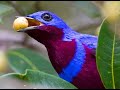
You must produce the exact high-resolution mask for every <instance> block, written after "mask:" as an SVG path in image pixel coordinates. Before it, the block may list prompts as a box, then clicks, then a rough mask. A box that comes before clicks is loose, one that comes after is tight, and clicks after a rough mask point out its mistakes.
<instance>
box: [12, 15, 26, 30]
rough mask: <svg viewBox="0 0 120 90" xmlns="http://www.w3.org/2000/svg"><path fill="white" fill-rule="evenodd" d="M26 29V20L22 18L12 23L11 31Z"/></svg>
mask: <svg viewBox="0 0 120 90" xmlns="http://www.w3.org/2000/svg"><path fill="white" fill-rule="evenodd" d="M27 27H28V20H27V19H26V18H24V17H19V18H17V19H15V21H14V22H13V29H14V30H16V31H18V30H20V29H24V28H27Z"/></svg>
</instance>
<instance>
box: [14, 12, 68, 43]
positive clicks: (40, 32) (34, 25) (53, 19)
mask: <svg viewBox="0 0 120 90" xmlns="http://www.w3.org/2000/svg"><path fill="white" fill-rule="evenodd" d="M18 18H19V17H18ZM24 18H25V19H26V20H27V21H28V22H27V23H28V26H27V27H24V28H22V29H21V27H20V25H22V22H21V23H19V24H18V26H19V27H20V28H18V30H17V31H19V32H26V33H27V34H28V35H29V36H31V37H32V38H34V39H36V40H37V41H39V42H41V43H44V42H45V41H49V40H58V39H62V38H63V35H64V33H66V31H65V30H68V31H69V26H68V25H67V24H66V23H65V22H64V21H63V20H62V19H61V18H59V17H58V16H57V15H56V14H54V13H52V12H49V11H39V12H35V13H33V14H30V15H27V16H25V17H24ZM13 25H15V24H13ZM14 29H15V28H14Z"/></svg>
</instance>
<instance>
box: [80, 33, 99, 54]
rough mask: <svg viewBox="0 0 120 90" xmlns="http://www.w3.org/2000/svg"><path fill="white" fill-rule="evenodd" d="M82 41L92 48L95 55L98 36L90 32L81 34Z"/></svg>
mask: <svg viewBox="0 0 120 90" xmlns="http://www.w3.org/2000/svg"><path fill="white" fill-rule="evenodd" d="M80 41H81V42H82V43H83V44H84V45H86V46H87V47H88V48H90V49H91V50H92V54H93V55H95V53H96V48H97V41H98V37H97V36H93V35H88V34H80Z"/></svg>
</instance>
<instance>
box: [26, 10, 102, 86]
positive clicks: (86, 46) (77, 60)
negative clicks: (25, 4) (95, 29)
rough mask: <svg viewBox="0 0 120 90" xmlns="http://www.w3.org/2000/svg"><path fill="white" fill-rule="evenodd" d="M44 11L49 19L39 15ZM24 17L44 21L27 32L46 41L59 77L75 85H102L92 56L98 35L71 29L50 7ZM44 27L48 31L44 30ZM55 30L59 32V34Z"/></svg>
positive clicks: (37, 38)
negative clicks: (35, 28) (48, 15)
mask: <svg viewBox="0 0 120 90" xmlns="http://www.w3.org/2000/svg"><path fill="white" fill-rule="evenodd" d="M44 13H49V14H50V15H51V16H52V19H51V20H49V21H46V20H44V19H43V18H42V17H41V16H42V15H43V14H44ZM27 17H31V18H34V19H35V20H38V21H40V22H41V23H43V24H44V26H43V28H42V30H41V28H39V29H38V30H35V31H34V30H33V32H32V31H29V32H28V34H29V35H30V36H32V37H33V38H35V39H36V40H38V41H39V42H44V44H46V45H45V46H46V48H47V50H48V54H49V57H50V60H51V62H52V64H53V65H54V67H55V69H56V71H57V72H58V71H60V72H59V73H58V74H59V76H60V77H61V78H63V79H64V80H66V81H68V82H71V83H73V84H74V85H75V86H77V87H78V88H80V87H81V88H96V87H98V88H99V87H100V88H103V85H102V83H101V81H100V77H99V75H98V71H97V68H96V65H95V57H93V56H95V50H96V48H97V40H98V38H97V36H93V35H89V34H81V33H78V32H76V31H74V30H72V29H71V28H70V27H69V26H68V25H67V24H66V23H65V22H64V21H63V20H62V19H61V18H60V17H58V16H57V15H56V14H54V13H52V12H49V11H40V12H36V13H33V14H30V15H27ZM39 27H41V26H39ZM49 27H51V28H52V30H53V29H54V31H55V32H56V35H55V33H54V34H53V33H51V32H52V30H51V28H49ZM48 29H49V30H48ZM47 30H48V32H46V34H45V31H47ZM41 33H42V34H41ZM58 33H59V34H61V35H58ZM35 34H37V35H35ZM39 35H40V36H39ZM57 36H59V37H57ZM46 37H47V39H46ZM51 37H52V38H51ZM73 40H75V42H73ZM68 43H70V45H69V44H68ZM64 45H67V46H64ZM62 50H63V51H62ZM66 50H68V51H69V52H68V51H66ZM70 50H71V52H70ZM66 55H68V56H66ZM69 55H72V56H69ZM67 57H69V58H67ZM67 59H70V60H67ZM66 62H67V63H66ZM86 74H87V75H86ZM94 78H97V79H94ZM87 80H88V81H87ZM96 80H97V81H96ZM95 81H96V83H95ZM97 82H98V83H97ZM94 85H96V86H94Z"/></svg>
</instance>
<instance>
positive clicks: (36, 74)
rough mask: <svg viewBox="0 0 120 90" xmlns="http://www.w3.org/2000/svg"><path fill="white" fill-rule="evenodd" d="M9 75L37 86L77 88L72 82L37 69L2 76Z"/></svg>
mask: <svg viewBox="0 0 120 90" xmlns="http://www.w3.org/2000/svg"><path fill="white" fill-rule="evenodd" d="M7 77H12V78H19V79H20V80H23V81H27V82H29V83H31V84H34V85H37V86H39V85H40V86H41V85H42V86H43V87H44V86H45V87H46V88H55V89H77V88H76V87H75V86H73V85H72V84H71V83H69V82H67V81H65V80H63V79H61V78H59V77H56V76H53V75H50V74H47V73H44V72H40V71H35V70H26V73H25V74H14V73H13V74H7V75H3V76H1V78H7Z"/></svg>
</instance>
